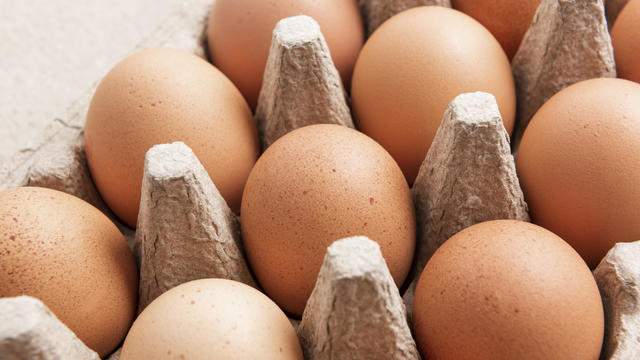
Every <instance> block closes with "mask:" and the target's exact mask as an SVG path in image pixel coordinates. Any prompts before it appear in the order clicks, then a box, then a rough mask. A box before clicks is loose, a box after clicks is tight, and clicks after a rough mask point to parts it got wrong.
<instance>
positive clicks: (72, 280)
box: [0, 187, 138, 357]
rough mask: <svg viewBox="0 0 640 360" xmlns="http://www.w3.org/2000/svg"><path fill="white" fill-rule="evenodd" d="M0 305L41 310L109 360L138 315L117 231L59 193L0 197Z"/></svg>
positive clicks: (16, 191)
mask: <svg viewBox="0 0 640 360" xmlns="http://www.w3.org/2000/svg"><path fill="white" fill-rule="evenodd" d="M0 259H1V261H0V297H13V296H20V295H29V296H32V297H35V298H38V299H40V300H42V302H43V303H44V304H45V305H46V306H47V307H48V308H49V309H51V311H52V312H53V313H54V314H55V315H56V316H57V317H58V318H59V319H60V320H61V321H62V322H63V323H64V324H65V325H67V326H68V327H69V328H70V329H71V330H72V331H73V332H74V333H75V334H76V335H77V336H78V337H79V338H80V340H82V341H83V342H84V343H85V344H86V345H87V346H88V347H90V348H91V349H93V350H95V351H96V352H97V353H98V354H100V356H102V357H104V356H106V355H107V354H109V353H110V352H111V351H113V350H114V348H115V347H116V346H117V345H118V344H119V343H120V342H121V341H122V339H123V338H124V336H125V334H126V333H127V331H128V329H129V326H130V325H131V322H132V321H133V317H134V315H135V311H136V307H137V300H138V299H137V295H138V275H137V269H136V264H135V262H134V260H133V256H132V255H131V252H130V251H129V248H128V247H127V244H126V242H125V240H124V237H123V236H122V234H121V233H120V231H118V228H116V226H115V225H114V224H113V223H112V222H111V220H109V219H108V218H107V217H106V216H105V215H104V214H102V213H101V212H100V211H99V210H98V209H96V208H95V207H93V206H91V205H89V204H88V203H86V202H84V201H83V200H80V199H78V198H76V197H74V196H71V195H68V194H65V193H63V192H59V191H55V190H50V189H44V188H36V187H23V188H13V189H8V190H4V191H1V192H0Z"/></svg>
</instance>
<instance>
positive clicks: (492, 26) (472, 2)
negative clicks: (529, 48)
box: [451, 0, 541, 59]
mask: <svg viewBox="0 0 640 360" xmlns="http://www.w3.org/2000/svg"><path fill="white" fill-rule="evenodd" d="M540 2H541V0H516V1H513V0H451V5H452V6H453V8H454V9H456V10H460V11H462V12H463V13H465V14H467V15H469V16H471V17H472V18H474V19H476V20H478V22H480V23H481V24H482V25H484V27H486V28H487V29H488V30H489V31H490V32H491V34H493V36H495V38H496V39H497V40H498V42H499V43H500V45H501V46H502V48H503V49H504V52H505V53H506V54H507V57H508V58H509V59H512V58H513V56H514V55H515V54H516V52H517V51H518V48H519V47H520V43H521V42H522V38H523V37H524V34H525V33H526V32H527V30H529V27H530V26H531V22H532V21H533V17H534V15H535V14H536V10H537V9H538V6H539V5H540Z"/></svg>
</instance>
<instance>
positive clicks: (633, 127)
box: [516, 79, 640, 268]
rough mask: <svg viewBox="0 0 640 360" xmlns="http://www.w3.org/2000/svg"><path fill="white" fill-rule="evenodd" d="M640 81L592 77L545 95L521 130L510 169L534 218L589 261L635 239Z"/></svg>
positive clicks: (638, 234)
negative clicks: (514, 173)
mask: <svg viewBox="0 0 640 360" xmlns="http://www.w3.org/2000/svg"><path fill="white" fill-rule="evenodd" d="M638 159H640V85H639V84H637V83H634V82H631V81H627V80H621V79H594V80H587V81H583V82H579V83H577V84H575V85H572V86H570V87H568V88H566V89H564V90H562V91H560V92H559V93H558V94H556V95H555V96H553V97H552V98H551V99H549V101H547V102H546V103H545V104H544V105H543V106H542V107H541V108H540V110H538V112H537V113H536V114H535V116H534V117H533V119H532V120H531V122H530V123H529V126H528V127H527V129H526V130H525V133H524V135H523V137H522V143H521V145H520V149H519V151H518V157H517V163H516V165H517V171H518V177H519V179H520V184H521V185H522V190H523V191H524V195H525V200H526V201H527V203H528V204H529V209H530V211H531V217H532V219H533V221H534V222H535V223H536V224H538V225H540V226H542V227H544V228H547V229H549V230H551V231H553V232H554V233H556V234H558V235H559V236H560V237H562V238H563V239H564V240H566V241H567V242H568V243H569V244H571V246H573V247H574V248H575V249H576V251H577V252H578V253H579V254H580V255H582V257H583V258H584V259H585V261H586V262H587V264H589V266H590V267H591V268H594V267H596V266H597V265H598V263H599V262H600V260H601V259H602V258H603V257H604V255H605V254H606V253H607V251H609V250H610V249H611V248H612V247H613V246H614V245H615V244H616V243H617V242H622V241H636V240H640V186H639V184H638V179H640V162H638Z"/></svg>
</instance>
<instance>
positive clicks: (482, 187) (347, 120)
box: [0, 0, 640, 359]
mask: <svg viewBox="0 0 640 360" xmlns="http://www.w3.org/2000/svg"><path fill="white" fill-rule="evenodd" d="M623 2H624V0H623V1H616V0H609V2H608V3H607V5H608V6H610V7H612V8H615V10H612V12H613V11H617V10H619V8H620V4H621V3H623ZM211 3H212V1H211V0H189V1H186V2H185V4H184V7H183V8H182V10H181V11H179V12H178V13H175V14H174V15H173V16H172V17H170V18H169V19H168V20H167V22H166V23H165V24H163V25H162V26H161V27H160V28H159V29H158V30H157V31H156V32H155V33H154V34H152V36H150V37H149V38H148V39H147V40H145V41H144V42H142V43H141V44H140V45H139V46H137V47H136V48H135V49H133V51H132V52H136V51H139V50H142V49H145V48H150V47H163V46H164V47H173V48H179V49H183V50H186V51H189V52H192V53H194V54H197V55H198V56H201V57H206V53H207V51H206V48H205V46H206V45H205V44H206V41H205V34H206V28H205V27H206V20H207V16H208V13H209V10H210V6H211ZM358 3H359V5H360V8H361V10H362V13H363V19H364V20H365V26H367V31H368V33H371V32H373V30H374V29H375V28H376V26H378V25H379V24H381V23H382V22H383V21H384V20H386V19H387V18H388V17H390V16H392V15H393V14H394V13H396V12H399V11H402V10H405V9H407V8H410V7H413V6H419V5H440V6H450V3H449V1H448V0H440V1H438V0H431V1H430V0H359V1H358ZM614 3H615V4H614ZM609 15H610V16H611V14H609ZM610 20H611V19H610ZM283 59H286V60H287V61H282V60H283ZM287 64H294V65H287ZM512 66H513V72H514V76H515V80H516V87H517V96H518V101H519V102H520V103H519V104H520V105H519V110H518V114H517V116H518V123H519V124H520V125H519V127H516V131H515V132H514V141H513V144H510V139H509V135H508V134H507V132H506V131H505V129H504V126H503V124H502V119H501V117H500V113H499V111H498V107H497V104H496V102H495V99H494V98H493V96H492V95H490V94H486V93H469V94H461V95H460V96H458V97H456V98H455V99H454V100H453V101H452V102H451V104H450V105H449V107H448V109H447V111H446V113H445V114H444V117H443V122H442V124H441V126H440V128H439V130H438V132H437V134H436V137H435V139H434V141H433V145H432V146H431V149H430V150H429V152H428V154H427V156H426V158H425V161H424V162H423V164H422V167H421V169H420V172H419V175H418V177H417V179H416V181H415V184H414V186H413V189H412V195H413V198H414V202H415V206H416V217H417V229H418V233H417V246H416V260H415V261H414V265H413V267H412V270H411V272H410V274H409V278H408V279H407V283H408V284H410V285H409V287H408V290H407V291H406V292H405V293H404V294H400V292H399V291H398V289H397V287H396V286H395V284H394V283H393V279H392V278H391V276H390V274H389V271H388V269H387V267H386V264H385V262H384V259H383V258H382V255H381V253H380V249H379V246H378V245H377V244H376V243H375V242H374V241H372V240H370V239H367V238H365V237H356V238H349V239H336V240H337V241H336V242H335V243H334V244H333V245H331V246H330V247H329V248H328V249H327V254H326V256H325V259H324V263H323V265H322V268H321V270H320V273H319V275H318V279H317V282H316V286H315V288H314V290H313V293H312V294H311V297H310V299H309V301H308V303H307V307H306V308H305V311H304V313H303V316H302V320H301V321H298V320H296V319H292V323H293V324H294V327H296V329H297V331H298V335H299V338H300V343H301V345H302V347H303V352H304V354H305V358H308V359H329V358H349V359H391V358H393V359H419V358H420V355H419V354H418V351H417V348H416V344H415V341H414V340H413V338H412V335H411V331H410V324H411V322H410V320H409V319H410V316H411V314H410V310H411V304H412V302H413V290H414V289H415V282H416V281H417V278H418V276H419V274H420V272H421V270H422V268H423V267H424V266H425V265H426V262H427V260H428V259H429V257H430V256H431V255H432V254H433V253H434V252H435V250H436V249H437V248H438V247H439V246H440V245H441V244H442V243H443V242H444V241H446V240H447V239H448V238H449V237H450V236H452V235H453V234H455V233H456V232H458V231H460V230H462V229H463V228H466V227H468V226H471V225H473V224H476V223H478V222H482V221H487V220H492V219H504V218H508V219H518V220H524V221H528V220H529V215H528V209H527V205H526V203H525V201H524V196H523V194H522V190H521V189H520V185H519V181H518V178H517V175H516V171H515V163H514V157H513V155H512V152H513V150H514V149H517V143H518V141H519V137H520V136H521V134H522V130H523V129H524V126H523V125H522V124H526V123H527V122H528V120H529V119H530V117H531V116H532V115H533V114H534V113H535V111H536V110H537V109H538V108H539V107H540V106H541V105H542V104H543V103H544V102H545V101H546V100H547V99H548V98H550V97H551V96H552V95H553V94H555V93H556V92H557V91H559V90H561V89H562V88H564V87H566V86H568V85H570V84H573V83H575V82H577V81H580V80H584V79H589V78H594V77H607V76H609V77H611V76H615V64H614V62H613V52H612V47H611V41H610V39H609V35H608V32H607V22H606V20H605V13H604V6H603V3H602V1H601V0H543V2H542V4H541V5H540V8H539V9H538V13H537V14H536V17H535V19H534V22H533V24H532V26H531V29H530V30H529V32H528V33H527V35H526V36H525V39H524V40H523V43H522V45H521V48H520V50H519V52H518V53H517V54H516V56H515V58H514V60H513V63H512ZM312 68H313V69H314V71H315V73H314V74H311V73H310V71H311V70H310V69H312ZM283 77H284V78H286V79H287V80H289V81H286V82H283V81H278V79H281V78H283ZM292 79H295V80H294V81H291V80H292ZM96 85H97V84H94V86H93V87H92V88H91V89H89V90H88V91H87V93H86V96H84V97H83V98H81V99H78V101H77V102H75V103H74V104H72V105H71V106H70V108H69V111H68V113H67V117H66V118H65V119H55V120H54V121H53V122H52V123H51V125H50V126H49V127H48V128H47V129H46V130H45V132H44V133H43V134H42V136H41V137H40V140H39V141H38V142H36V143H37V144H39V145H37V146H35V147H33V148H29V149H24V150H22V151H20V152H19V153H17V154H15V155H14V156H13V157H12V159H11V160H10V162H9V163H8V164H5V166H4V167H2V168H0V189H4V188H10V187H16V186H42V187H48V188H53V189H57V190H61V191H64V192H67V193H70V194H72V195H75V196H78V197H80V198H82V199H84V200H86V201H88V202H90V203H91V204H93V205H95V206H96V207H98V208H99V209H101V210H102V211H104V212H105V213H106V214H108V215H109V216H110V217H111V218H112V219H113V220H114V221H115V222H116V223H117V224H118V225H119V227H120V229H121V230H122V231H123V233H124V234H125V237H126V239H127V242H128V244H129V246H130V248H131V249H132V251H133V253H134V256H135V258H136V261H137V262H138V265H139V268H140V289H139V295H140V303H139V311H141V310H142V309H144V307H145V306H146V305H147V304H149V303H150V302H151V301H152V300H153V299H154V298H156V297H157V296H159V295H160V294H161V293H163V292H164V291H166V290H168V289H170V288H172V287H174V286H176V285H178V284H181V283H184V282H186V281H189V280H194V279H199V278H206V277H223V278H228V279H234V280H237V281H242V282H244V283H247V284H249V285H252V286H257V285H256V282H255V280H254V279H253V277H252V275H251V272H250V270H249V267H248V266H247V261H246V259H245V257H244V252H243V248H242V239H241V234H240V228H239V219H238V217H237V216H236V215H235V214H234V213H233V212H232V211H231V210H230V209H229V207H228V206H227V204H226V202H225V201H224V199H223V198H222V197H221V195H220V193H219V192H218V190H217V189H216V187H215V184H214V183H213V181H212V180H211V179H210V178H209V176H208V174H207V172H206V171H205V170H204V168H203V167H202V165H201V164H200V162H199V161H198V159H197V157H196V155H195V154H194V153H193V152H192V151H191V149H190V148H189V147H188V146H186V145H185V144H183V143H179V142H178V143H173V144H159V145H156V146H154V147H153V148H151V149H150V150H149V152H148V153H147V155H146V158H145V163H144V176H143V184H142V196H141V205H140V213H139V218H138V227H137V231H133V230H131V229H129V228H127V227H126V226H124V225H122V224H121V223H120V222H119V221H118V220H117V218H116V217H115V216H113V214H112V213H111V212H110V211H109V209H108V208H107V207H106V206H105V204H104V202H103V201H102V199H101V198H100V196H99V194H98V192H97V190H96V188H95V186H94V185H93V183H92V180H91V177H90V174H89V171H88V168H87V164H86V156H85V154H84V138H83V135H84V134H83V124H84V121H85V116H86V113H87V109H88V106H89V102H90V100H91V96H92V95H93V91H94V89H95V86H96ZM311 98H313V99H314V101H315V102H314V104H317V103H318V99H319V100H320V103H321V104H322V106H317V105H316V106H310V101H309V99H311ZM283 101H286V102H283ZM348 104H349V99H348V97H347V95H346V91H345V89H344V88H343V87H342V83H341V81H340V77H339V75H338V72H337V70H336V69H335V66H334V65H333V62H332V60H331V57H330V54H329V50H328V47H327V45H326V42H325V40H324V37H323V36H322V33H321V31H320V28H319V26H318V25H317V24H316V23H315V21H314V20H313V19H311V18H309V17H306V16H298V17H293V18H288V19H284V20H282V21H281V22H280V23H279V24H278V25H277V26H276V28H275V30H274V34H273V40H272V45H271V50H270V56H269V60H268V62H267V67H266V71H265V75H264V84H263V89H262V92H261V94H260V98H259V103H258V108H257V111H256V121H257V126H258V129H259V133H260V136H261V140H262V144H263V146H264V147H266V146H268V145H269V144H271V143H272V142H273V141H275V140H276V139H277V138H278V137H280V136H282V135H283V134H285V133H287V132H289V131H291V130H293V129H295V128H298V127H301V126H305V125H309V124H314V123H326V122H331V123H335V124H340V125H344V126H350V127H353V119H352V118H351V113H350V110H349V106H348ZM478 158H481V159H483V161H476V159H478ZM448 194H453V195H448ZM152 195H153V198H152ZM175 239H180V242H176V241H175ZM374 240H375V239H374ZM637 259H640V243H631V244H619V245H617V246H616V247H615V248H614V249H612V250H611V252H610V253H609V254H608V255H607V257H606V258H605V259H604V260H603V261H602V263H601V264H600V266H599V267H598V268H597V269H596V270H595V272H594V275H595V276H596V279H597V282H598V286H599V287H600V290H601V293H602V296H603V301H604V305H605V314H606V334H605V345H604V347H603V353H602V354H603V355H602V358H605V359H627V358H637V357H639V356H640V355H639V354H640V342H638V341H637V338H638V336H640V313H639V312H638V311H639V310H638V309H640V307H639V305H640V304H638V299H640V294H638V284H640V263H639V262H638V260H637ZM180 264H189V266H180ZM355 293H357V294H358V297H357V298H355V297H353V294H355ZM361 297H366V298H367V299H370V300H371V301H370V302H368V303H369V304H371V306H370V307H363V306H361V304H360V302H359V298H361ZM381 309H383V310H384V311H382V310H381ZM407 310H409V312H407ZM0 318H1V319H3V321H1V322H0V359H29V358H33V357H34V356H38V358H41V359H69V358H73V359H95V358H97V355H96V354H95V353H94V352H93V351H91V350H89V349H88V348H86V346H84V345H83V344H82V342H81V341H79V340H78V339H77V338H76V337H75V335H73V333H72V332H71V331H70V330H68V328H67V327H66V326H65V325H63V324H62V323H60V322H59V321H58V320H57V319H56V318H55V315H53V314H51V313H50V312H49V311H48V310H47V309H46V307H45V306H44V305H43V304H42V303H41V302H40V301H39V300H37V299H33V298H29V297H18V298H6V299H0ZM5 319H7V321H4V320H5ZM25 319H28V321H25ZM354 324H355V325H354ZM119 353H120V351H119V350H118V351H116V352H115V353H114V354H113V355H112V356H111V357H110V359H118V358H119Z"/></svg>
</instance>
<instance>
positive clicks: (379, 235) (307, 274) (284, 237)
mask: <svg viewBox="0 0 640 360" xmlns="http://www.w3.org/2000/svg"><path fill="white" fill-rule="evenodd" d="M241 223H242V235H243V238H244V245H245V249H246V251H247V257H248V259H249V263H250V264H251V267H252V269H253V271H254V273H255V275H256V277H257V278H258V280H259V282H260V284H261V285H262V286H263V288H264V289H265V291H266V293H267V294H268V295H269V297H271V298H272V299H273V300H274V301H275V302H276V303H278V305H280V306H281V307H282V308H284V309H285V310H286V311H288V312H290V313H292V314H294V315H297V316H300V315H301V314H302V311H303V310H304V307H305V304H306V302H307V299H308V297H309V295H310V294H311V291H312V290H313V287H314V286H315V283H316V277H317V275H318V272H319V271H320V266H321V265H322V261H323V259H324V256H325V253H326V249H327V247H328V246H329V245H331V243H333V242H334V241H336V240H339V239H341V238H344V237H348V236H355V235H366V236H368V237H369V238H370V239H372V240H374V241H376V242H377V243H378V244H380V247H381V250H382V255H383V256H384V258H385V260H386V262H387V265H388V266H389V270H390V272H391V275H392V276H393V279H394V280H395V282H396V285H398V286H400V285H402V283H403V281H404V279H405V277H406V276H407V273H408V271H409V266H410V265H411V261H412V259H413V251H414V247H415V214H414V209H413V202H412V200H411V194H410V192H409V187H408V186H407V182H406V181H405V179H404V177H403V176H402V172H401V171H400V169H399V168H398V165H397V164H396V163H395V162H394V161H393V159H392V158H391V156H390V155H389V154H388V153H387V152H386V151H385V150H384V149H383V148H382V147H381V146H380V145H378V144H376V142H375V141H373V140H371V139H370V138H368V137H367V136H365V135H363V134H361V133H359V132H357V131H355V130H352V129H349V128H346V127H341V126H337V125H313V126H307V127H303V128H300V129H298V130H295V131H292V132H290V133H289V134H287V135H285V136H284V137H282V138H280V139H278V140H277V141H276V142H275V143H274V144H273V145H271V146H270V147H269V148H268V149H267V151H266V152H265V153H264V154H263V155H262V157H261V158H260V159H259V160H258V162H257V163H256V166H255V167H254V169H253V170H252V171H251V174H250V175H249V179H248V180H247V186H246V187H245V192H244V196H243V200H242V218H241Z"/></svg>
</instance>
